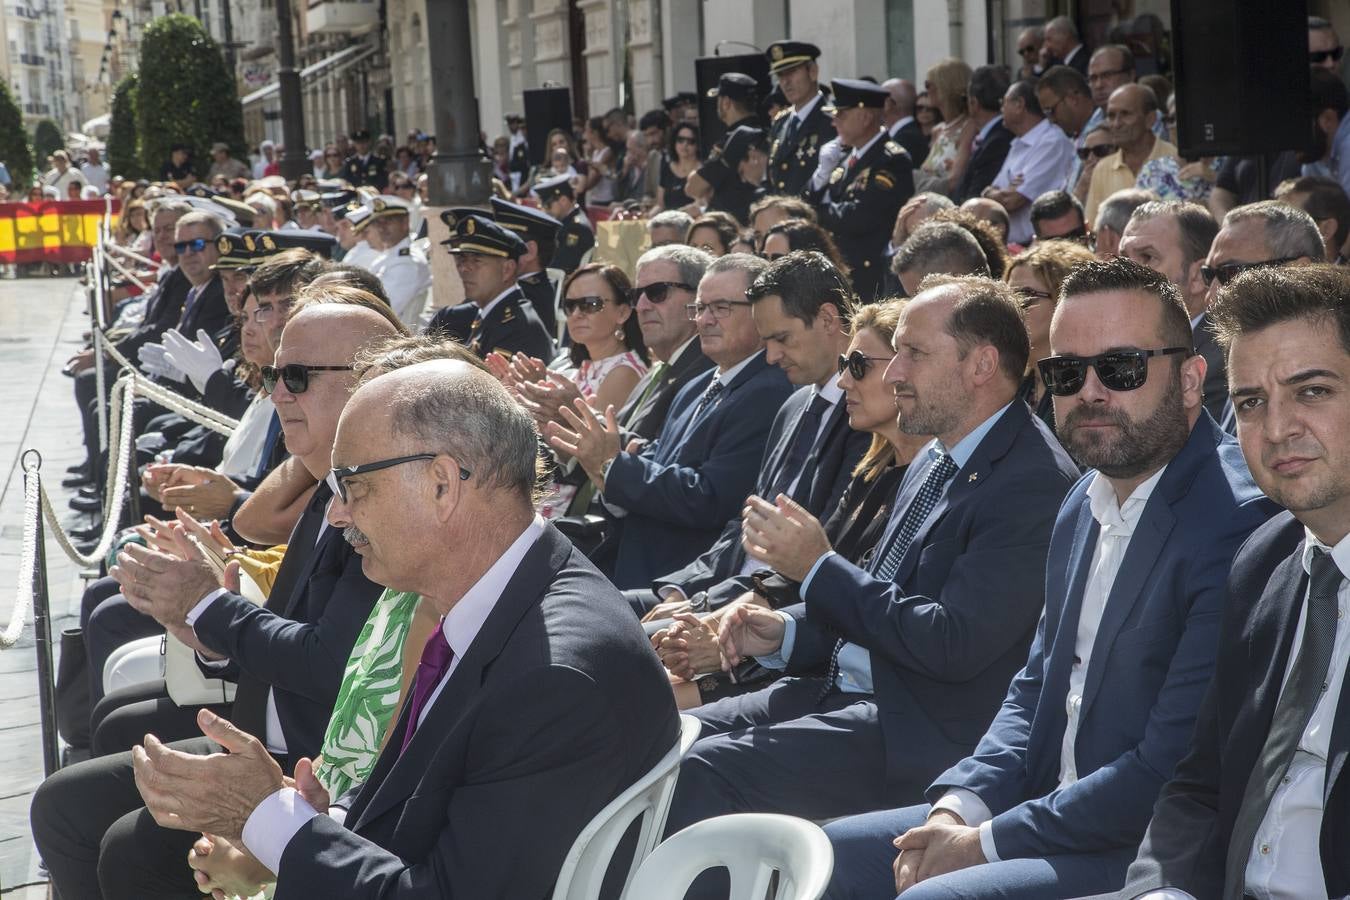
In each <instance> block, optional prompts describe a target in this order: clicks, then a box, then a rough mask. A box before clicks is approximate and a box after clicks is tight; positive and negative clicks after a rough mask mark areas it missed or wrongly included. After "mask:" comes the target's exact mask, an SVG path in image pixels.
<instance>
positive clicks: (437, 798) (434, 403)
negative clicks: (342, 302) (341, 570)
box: [135, 362, 679, 900]
mask: <svg viewBox="0 0 1350 900" xmlns="http://www.w3.org/2000/svg"><path fill="white" fill-rule="evenodd" d="M410 453H411V454H413V455H411V456H410V455H408V454H410ZM537 459H538V435H537V434H536V432H535V430H534V427H533V424H532V422H531V420H530V418H529V417H528V415H526V414H525V413H524V411H523V410H521V409H520V408H519V407H518V406H517V405H516V404H515V403H514V402H513V401H512V399H511V398H510V396H509V395H508V394H507V393H506V391H505V390H504V389H503V388H502V387H501V386H500V384H499V383H498V382H497V381H496V380H495V379H493V378H492V377H491V376H489V375H488V374H487V373H485V372H482V371H479V370H477V369H475V368H472V367H469V366H466V365H465V364H463V363H459V362H434V363H423V364H421V365H416V366H411V367H408V368H406V369H401V370H398V371H396V372H392V373H389V374H386V375H383V376H380V377H378V378H375V379H373V380H371V381H370V382H368V383H367V384H366V385H364V386H363V387H362V388H361V389H360V390H359V391H357V393H356V394H355V395H354V396H353V397H352V400H351V402H350V404H349V405H348V407H347V409H346V411H345V412H344V414H343V417H342V422H341V425H340V428H339V433H338V438H337V442H336V444H335V446H334V450H333V462H334V463H336V464H338V465H339V468H337V469H335V470H334V471H333V474H332V476H331V477H332V478H333V480H334V481H335V482H336V484H337V489H338V492H339V493H338V499H337V500H336V501H335V502H334V504H333V506H332V508H331V511H330V514H329V515H330V522H331V523H332V525H333V526H334V528H335V529H345V531H346V532H347V533H348V534H349V535H351V536H352V537H351V539H352V540H353V541H354V542H355V543H356V544H357V547H358V550H359V552H360V554H361V556H362V559H363V561H364V564H365V569H366V571H367V572H368V573H369V574H370V576H371V577H372V578H375V579H377V580H379V581H381V582H385V583H387V584H388V585H389V586H390V587H391V588H394V589H396V590H407V591H415V592H417V593H418V594H420V595H422V597H424V598H425V600H424V602H428V603H431V604H432V605H433V606H434V607H435V608H436V610H437V611H438V612H440V613H441V614H442V615H443V618H442V620H441V622H440V624H439V626H438V627H437V628H436V630H435V631H433V632H432V636H431V638H430V639H429V640H428V641H427V644H426V647H425V648H424V650H423V653H422V661H421V664H420V665H419V666H418V670H417V675H416V677H415V679H414V681H413V685H412V687H411V689H410V693H409V700H408V702H407V703H406V704H405V706H404V709H403V712H402V715H401V716H400V718H399V720H398V722H397V723H396V724H395V725H394V726H393V728H392V730H391V731H390V734H389V737H388V740H387V742H386V743H385V747H384V751H383V753H382V754H381V755H380V758H379V759H378V761H377V762H376V764H375V767H374V769H373V770H372V772H371V774H370V776H369V778H368V779H367V781H366V782H365V784H364V785H361V786H359V787H356V788H354V789H353V790H352V791H350V792H349V793H348V794H347V795H345V796H344V797H341V798H336V800H337V805H338V806H340V807H342V808H343V809H344V811H345V812H344V815H343V817H342V818H340V819H338V818H334V817H332V816H331V815H330V814H329V813H330V803H331V800H330V798H329V797H328V795H327V792H326V791H325V790H324V789H323V787H322V785H320V784H318V782H317V781H316V780H315V779H314V778H313V775H312V772H311V771H310V764H309V763H308V762H304V763H302V764H301V765H300V766H299V767H298V768H297V778H296V781H295V782H294V785H293V786H288V785H287V784H286V782H285V781H284V780H283V778H282V772H281V769H280V768H278V767H277V766H276V765H275V763H273V762H272V760H271V759H270V758H269V757H268V756H267V754H266V753H264V752H262V748H261V747H260V745H259V741H258V739H257V738H254V737H251V736H249V735H247V734H244V733H241V732H240V731H238V729H236V728H234V727H233V726H230V725H228V724H227V723H223V722H221V721H220V720H215V721H207V723H206V724H207V727H208V729H209V730H211V731H212V732H213V733H214V734H216V735H217V736H219V737H220V738H221V740H222V742H223V743H224V744H225V745H226V746H228V747H229V749H230V750H231V751H232V752H231V753H230V754H229V755H227V756H217V757H212V758H207V759H203V758H193V757H191V756H188V755H185V754H181V753H176V752H174V751H172V750H170V749H168V748H166V747H164V746H163V745H161V744H159V743H158V742H156V741H153V740H148V741H147V745H146V746H145V748H144V749H141V748H138V749H137V750H136V751H135V753H136V770H137V775H136V777H137V783H138V785H139V786H140V789H141V791H142V793H143V794H144V796H145V798H146V801H147V803H148V805H149V808H150V809H151V811H152V812H153V813H154V814H155V816H156V818H157V819H158V820H159V821H160V822H162V823H164V824H168V825H171V826H173V827H176V828H186V829H192V830H201V831H207V832H210V833H212V834H219V835H222V836H224V837H226V838H228V839H230V840H236V841H241V842H242V843H243V845H244V846H245V847H247V849H248V850H249V851H250V852H252V853H253V855H254V856H255V857H257V858H258V860H259V861H261V862H262V863H263V864H264V865H265V866H266V867H267V868H268V869H270V870H271V871H272V872H274V873H276V875H277V888H276V894H275V896H276V897H277V898H279V900H288V898H296V897H313V896H323V897H330V896H333V897H335V896H344V897H369V898H375V897H389V896H394V895H402V894H408V895H412V894H419V895H422V896H428V897H431V896H437V897H449V896H463V897H475V898H476V897H512V898H540V900H542V898H546V897H548V896H549V894H550V893H551V891H552V890H553V883H554V881H555V880H556V878H557V873H558V870H559V868H560V866H561V865H562V862H563V859H564V857H565V856H566V854H567V852H568V850H569V848H570V847H571V844H572V842H573V841H574V840H575V838H576V836H577V834H578V833H579V832H580V831H581V829H582V828H583V827H584V826H585V824H586V823H587V822H588V821H589V820H590V819H591V817H593V816H594V815H595V814H596V813H597V812H598V811H599V810H600V809H601V808H602V807H604V805H605V804H606V803H608V802H609V801H610V800H612V799H613V798H614V797H615V796H617V795H618V794H619V793H620V792H621V791H622V790H624V789H625V788H627V787H628V786H630V785H631V784H632V783H633V782H634V781H635V780H636V779H637V778H639V777H640V776H641V775H643V774H644V773H646V772H647V771H649V770H650V769H651V768H652V767H653V766H654V765H655V764H656V763H657V762H658V761H659V760H660V759H661V758H662V757H663V756H664V755H665V754H666V753H667V752H669V750H670V749H671V748H672V747H673V746H674V744H675V742H676V740H677V738H678V732H679V727H678V719H677V716H676V713H675V706H674V701H673V699H672V696H671V693H670V688H669V685H668V682H667V680H666V678H665V675H664V673H663V672H662V670H661V667H660V665H659V663H657V661H656V659H655V657H654V656H653V654H652V653H651V650H650V648H649V647H648V646H647V644H646V641H645V639H644V637H643V634H642V630H641V628H639V626H638V624H637V623H636V622H634V621H632V619H631V617H630V616H628V614H627V612H626V611H625V606H624V603H623V599H622V597H621V596H620V595H619V593H618V592H617V591H616V590H614V588H613V587H612V586H611V585H609V584H607V583H606V582H605V579H604V578H603V577H602V576H601V575H600V573H599V572H597V571H596V570H595V568H594V567H593V566H592V565H590V563H588V562H587V561H586V559H585V558H584V557H583V556H582V555H581V554H580V553H579V552H578V551H577V550H576V548H574V547H573V546H572V545H571V544H569V543H568V542H567V540H566V539H565V538H563V537H562V536H561V535H560V534H559V533H558V532H557V531H556V530H554V529H553V528H552V527H551V526H549V525H547V524H545V523H544V522H543V521H542V520H540V519H539V518H537V517H536V516H535V514H534V506H533V497H532V494H533V490H534V486H535V483H536V475H535V467H536V463H537ZM394 467H398V471H394ZM485 521H491V522H493V523H494V525H495V527H493V528H487V529H485V528H483V527H482V525H483V522H485ZM625 619H627V621H625ZM543 735H547V739H540V738H541V736H543ZM541 825H545V826H546V827H542V828H541V827H540V826H541ZM526 845H528V847H529V852H528V854H527V855H526V856H525V857H522V855H521V850H522V847H525V846H526Z"/></svg>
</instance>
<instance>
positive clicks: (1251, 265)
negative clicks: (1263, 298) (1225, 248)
mask: <svg viewBox="0 0 1350 900" xmlns="http://www.w3.org/2000/svg"><path fill="white" fill-rule="evenodd" d="M1298 258H1299V257H1297V256H1281V257H1279V258H1278V259H1266V260H1262V261H1261V262H1247V263H1224V264H1223V265H1221V266H1201V267H1200V277H1201V278H1203V279H1205V286H1206V287H1209V285H1211V284H1213V283H1214V279H1216V278H1217V279H1219V284H1227V283H1228V282H1230V281H1232V280H1233V279H1234V278H1236V277H1238V276H1239V275H1241V274H1242V273H1243V272H1245V271H1247V270H1248V269H1259V268H1261V267H1263V266H1282V265H1284V264H1285V263H1291V262H1293V261H1294V260H1296V259H1298Z"/></svg>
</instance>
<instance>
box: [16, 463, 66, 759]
mask: <svg viewBox="0 0 1350 900" xmlns="http://www.w3.org/2000/svg"><path fill="white" fill-rule="evenodd" d="M30 453H31V454H32V455H33V456H35V457H36V458H37V459H36V462H35V464H34V465H33V472H31V473H30V472H29V469H28V457H29V454H30ZM19 464H20V465H21V466H22V467H23V480H24V486H25V488H26V487H27V485H28V479H29V478H35V477H37V473H38V472H41V471H42V454H41V453H39V452H37V451H36V450H32V449H29V450H25V451H24V454H23V456H22V457H21V458H20V460H19ZM35 525H36V527H37V544H36V547H35V548H34V549H35V554H34V565H33V636H34V638H36V643H37V664H38V671H37V677H38V705H39V711H40V713H41V720H42V769H43V772H44V773H45V774H47V775H51V774H52V773H53V772H55V771H56V770H57V769H59V768H60V767H61V756H60V743H59V741H58V738H57V736H56V669H55V667H54V666H53V665H52V625H51V604H50V602H49V600H48V597H47V549H46V547H45V546H44V542H45V540H46V535H45V533H44V531H43V526H42V511H41V510H40V509H39V510H38V514H37V522H36V523H35Z"/></svg>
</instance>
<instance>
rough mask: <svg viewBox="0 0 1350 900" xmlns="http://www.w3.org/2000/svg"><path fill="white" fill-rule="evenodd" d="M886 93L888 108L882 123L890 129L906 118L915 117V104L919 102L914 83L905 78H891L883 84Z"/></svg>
mask: <svg viewBox="0 0 1350 900" xmlns="http://www.w3.org/2000/svg"><path fill="white" fill-rule="evenodd" d="M881 86H882V88H883V89H885V91H886V95H887V96H886V107H885V109H884V110H883V115H882V121H883V122H884V123H885V124H886V127H887V128H889V127H891V126H892V125H894V124H895V123H896V122H899V121H900V120H901V119H903V118H905V117H906V116H912V115H914V104H915V103H916V102H917V101H918V97H919V95H918V91H917V90H916V89H915V87H914V82H912V81H909V80H908V79H905V78H890V79H887V80H886V81H883V82H882V83H881Z"/></svg>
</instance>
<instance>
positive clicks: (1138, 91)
mask: <svg viewBox="0 0 1350 900" xmlns="http://www.w3.org/2000/svg"><path fill="white" fill-rule="evenodd" d="M1157 115H1158V98H1157V97H1156V96H1155V95H1154V93H1153V91H1151V90H1149V89H1148V88H1146V87H1144V86H1143V85H1142V84H1125V85H1121V86H1120V87H1118V88H1116V89H1115V90H1114V91H1112V92H1111V97H1110V99H1109V100H1107V101H1106V125H1107V127H1108V128H1109V129H1110V130H1111V137H1112V138H1113V139H1114V140H1115V143H1116V146H1117V147H1120V148H1121V149H1122V150H1124V151H1126V152H1127V153H1133V152H1147V151H1148V150H1149V148H1150V147H1152V145H1153V120H1154V119H1155V118H1156V117H1157Z"/></svg>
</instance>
